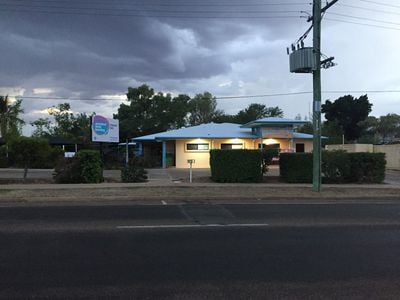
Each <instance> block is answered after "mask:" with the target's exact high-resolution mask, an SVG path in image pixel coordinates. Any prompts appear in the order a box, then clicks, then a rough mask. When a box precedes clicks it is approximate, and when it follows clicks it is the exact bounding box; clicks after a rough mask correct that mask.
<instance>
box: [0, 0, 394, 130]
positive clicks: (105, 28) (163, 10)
mask: <svg viewBox="0 0 400 300" xmlns="http://www.w3.org/2000/svg"><path fill="white" fill-rule="evenodd" d="M310 2H311V0H309V1H307V0H247V1H239V0H232V1H228V0H214V1H211V0H205V1H195V0H185V1H184V0H171V1H161V0H137V1H134V0H112V1H111V0H110V1H107V0H69V1H67V0H0V14H1V17H0V28H1V33H2V34H1V35H0V45H1V47H0V52H1V55H0V59H1V63H0V65H1V72H0V94H9V95H19V96H25V97H39V98H25V99H24V101H23V108H24V110H25V114H24V115H23V118H24V119H25V121H26V122H27V123H29V122H31V121H33V120H36V119H38V118H40V117H46V116H47V114H46V108H48V107H50V106H52V105H57V104H58V103H63V102H69V103H71V106H72V110H73V111H74V112H77V113H78V112H86V113H91V112H96V113H98V114H103V115H105V116H108V117H112V114H113V113H116V112H117V109H118V106H119V105H120V103H121V101H122V100H121V99H124V98H125V93H126V91H127V88H128V87H129V86H132V87H136V86H139V85H141V84H143V83H146V84H148V85H150V86H151V87H153V88H154V89H155V90H156V91H163V92H170V93H173V94H178V93H186V94H189V95H190V96H193V95H194V94H196V93H202V92H204V91H209V92H211V93H212V94H213V95H214V96H216V97H224V96H240V95H242V96H246V95H260V94H279V93H296V92H308V91H312V75H310V74H291V73H290V72H289V62H288V61H289V58H288V56H287V54H286V47H287V46H289V45H290V44H291V43H293V42H294V41H296V40H297V39H298V38H299V37H300V36H301V35H302V34H303V33H304V32H305V31H306V30H307V28H308V27H309V25H310V24H309V23H307V21H306V18H304V17H305V16H307V13H304V12H302V11H305V12H307V11H308V12H310V11H311V7H312V6H311V5H310ZM199 3H201V4H199ZM324 5H325V1H323V6H324ZM301 16H302V17H301ZM399 20H400V3H399V2H398V1H396V0H384V1H378V0H376V1H369V0H368V1H367V0H339V1H338V3H337V4H335V5H334V6H333V7H332V8H330V9H329V11H328V13H327V14H326V15H325V17H324V21H323V25H322V26H323V27H322V28H323V30H322V52H323V53H324V54H325V55H327V56H335V62H336V63H337V64H338V65H337V66H335V67H333V68H330V69H328V70H323V71H322V90H323V91H393V90H397V91H400V71H399V70H400V54H399V53H400V52H399V50H400V21H399ZM355 23H357V24H355ZM305 44H306V46H311V45H312V34H310V35H309V37H308V38H307V39H306V40H305ZM344 94H347V93H337V94H333V93H326V92H324V93H323V99H322V100H323V102H324V101H325V100H326V99H331V100H334V99H336V98H338V97H340V96H342V95H344ZM352 94H353V95H354V96H356V97H358V96H360V95H361V93H352ZM368 96H369V98H370V101H371V102H372V103H373V111H372V115H375V116H380V115H385V114H388V113H400V101H399V100H400V93H388V92H387V93H368ZM40 97H42V98H40ZM49 97H50V98H51V97H65V98H73V99H93V98H95V99H98V98H103V99H109V100H107V101H99V100H87V101H77V100H62V101H57V100H46V98H49ZM110 99H114V100H110ZM311 102H312V94H301V95H290V96H276V97H261V98H239V99H218V108H219V109H222V110H224V111H225V112H226V113H231V114H234V113H237V112H238V111H239V110H240V109H243V108H245V107H247V106H248V104H250V103H262V104H265V105H267V106H279V107H280V108H282V109H283V111H284V113H285V117H288V118H294V117H295V116H296V115H297V114H301V116H302V117H304V116H307V115H308V114H309V109H310V104H311ZM30 131H31V128H30V126H26V127H25V128H24V133H25V134H29V133H30Z"/></svg>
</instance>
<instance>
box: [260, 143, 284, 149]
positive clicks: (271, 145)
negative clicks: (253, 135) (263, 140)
mask: <svg viewBox="0 0 400 300" xmlns="http://www.w3.org/2000/svg"><path fill="white" fill-rule="evenodd" d="M280 147H281V144H269V145H266V144H263V149H278V150H279V149H280ZM260 148H261V144H258V149H260Z"/></svg>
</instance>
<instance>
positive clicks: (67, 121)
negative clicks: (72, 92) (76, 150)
mask: <svg viewBox="0 0 400 300" xmlns="http://www.w3.org/2000/svg"><path fill="white" fill-rule="evenodd" d="M47 111H48V113H49V115H50V116H51V117H52V118H53V121H52V120H51V119H50V118H40V119H38V120H36V121H33V122H31V123H30V124H31V125H32V126H34V127H35V129H34V131H33V133H32V137H40V138H47V139H48V138H51V137H60V138H64V139H66V140H70V141H72V142H75V143H83V144H88V143H90V141H91V138H90V133H91V131H90V118H91V116H89V115H87V114H85V113H80V114H74V113H73V112H71V106H70V104H69V103H61V104H59V105H57V106H52V107H50V108H48V109H47Z"/></svg>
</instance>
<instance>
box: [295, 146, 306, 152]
mask: <svg viewBox="0 0 400 300" xmlns="http://www.w3.org/2000/svg"><path fill="white" fill-rule="evenodd" d="M304 150H305V149H304V144H296V152H299V153H303V152H305V151H304Z"/></svg>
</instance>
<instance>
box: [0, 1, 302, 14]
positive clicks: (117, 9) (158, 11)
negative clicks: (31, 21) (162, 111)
mask: <svg viewBox="0 0 400 300" xmlns="http://www.w3.org/2000/svg"><path fill="white" fill-rule="evenodd" d="M0 6H7V7H6V9H7V8H9V7H10V6H11V7H12V8H13V7H24V8H30V9H36V8H38V9H43V8H45V9H67V10H90V11H92V10H103V11H107V12H113V11H116V12H118V11H123V12H129V11H130V12H143V13H144V12H148V13H185V14H186V13H189V14H193V13H211V14H213V13H246V14H264V13H265V14H274V13H299V12H300V11H299V10H269V11H268V10H240V11H234V10H232V11H229V10H165V9H143V8H109V7H108V8H101V7H67V6H43V5H24V4H1V3H0Z"/></svg>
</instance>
